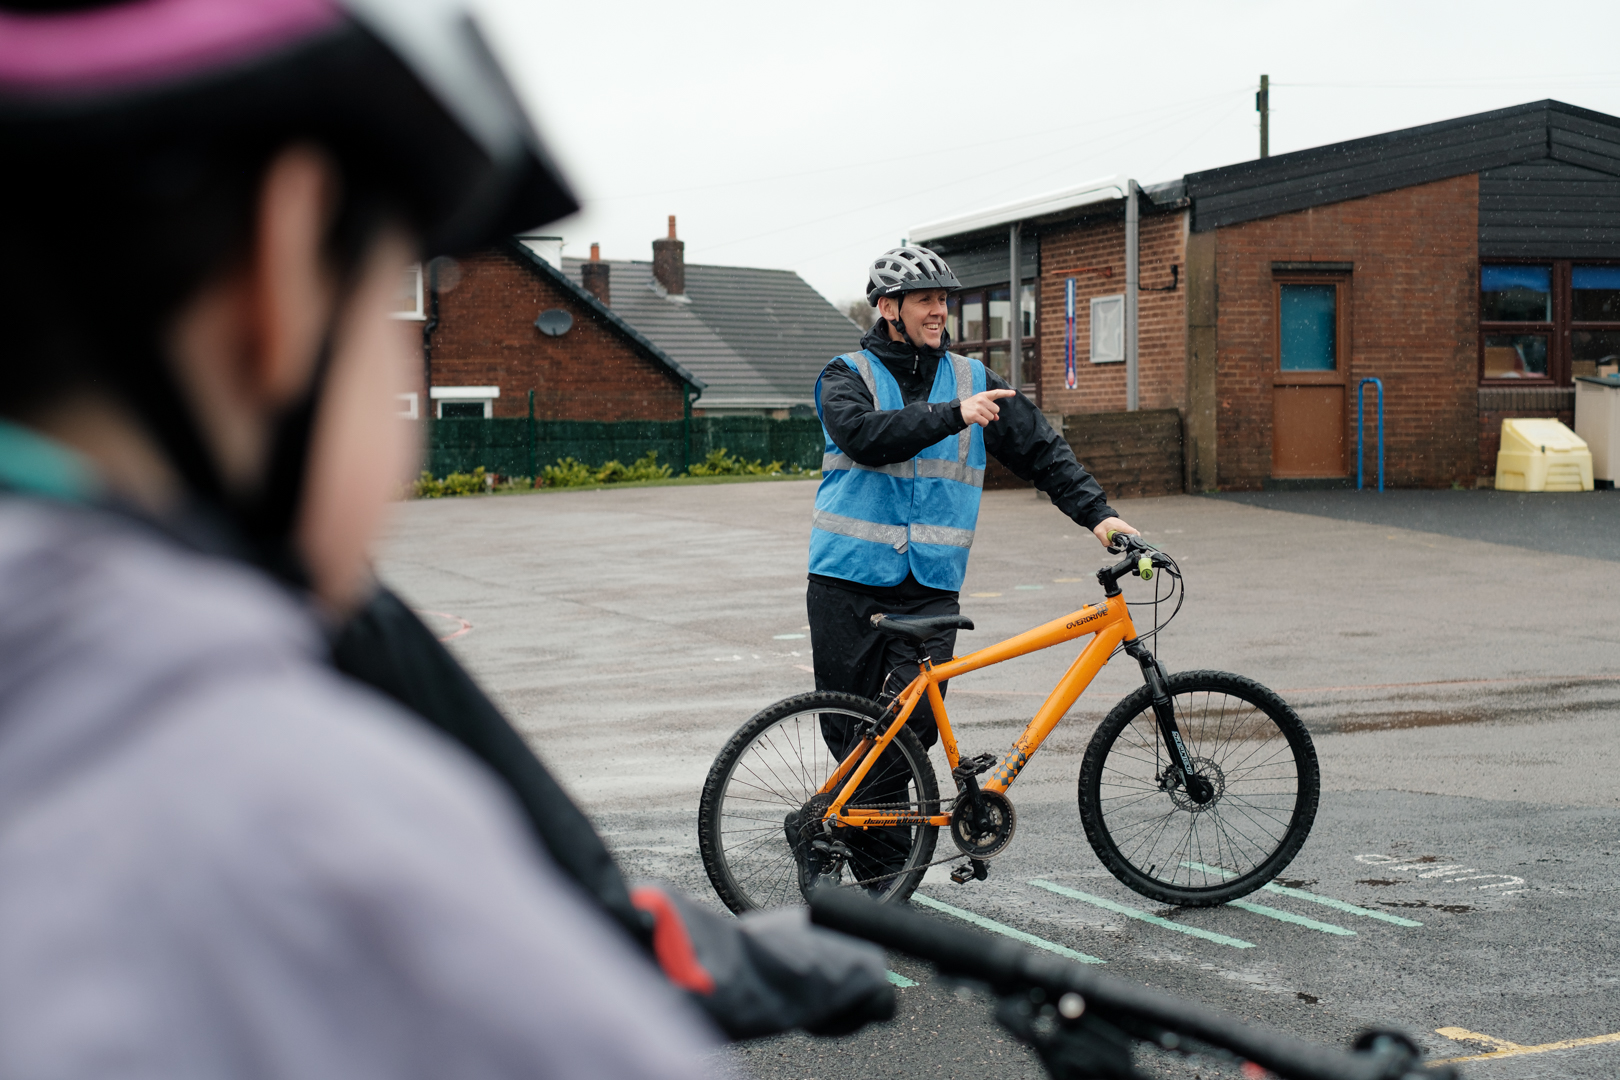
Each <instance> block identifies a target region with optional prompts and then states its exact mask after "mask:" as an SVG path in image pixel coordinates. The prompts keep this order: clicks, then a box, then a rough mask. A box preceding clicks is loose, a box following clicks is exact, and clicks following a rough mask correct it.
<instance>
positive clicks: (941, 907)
mask: <svg viewBox="0 0 1620 1080" xmlns="http://www.w3.org/2000/svg"><path fill="white" fill-rule="evenodd" d="M911 902H912V903H913V904H921V905H922V906H923V907H927V908H933V909H934V910H935V911H943V912H944V913H945V914H947V915H954V916H956V917H957V918H958V919H961V920H962V921H964V922H970V923H972V924H973V925H974V926H977V927H979V928H980V929H981V930H993V931H995V932H996V933H998V934H1005V935H1007V936H1008V937H1010V938H1012V939H1013V940H1014V941H1022V942H1023V943H1024V944H1025V945H1033V946H1035V947H1036V948H1037V949H1045V950H1046V951H1047V952H1054V953H1057V954H1058V955H1059V956H1064V957H1067V958H1069V959H1070V960H1076V961H1079V962H1080V963H1082V964H1101V963H1103V962H1104V961H1102V960H1100V959H1098V958H1097V957H1095V956H1087V955H1086V954H1085V953H1083V952H1076V951H1075V950H1073V949H1071V948H1069V947H1068V946H1067V945H1059V944H1058V943H1057V942H1055V941H1047V940H1046V939H1045V938H1040V937H1036V936H1035V935H1034V934H1026V933H1025V932H1024V931H1022V930H1015V929H1013V928H1012V927H1010V926H1008V925H1007V924H1006V923H998V922H996V920H994V919H987V918H985V917H984V916H983V915H975V914H974V913H973V912H971V911H963V910H962V909H961V908H959V907H952V906H951V905H950V904H947V903H944V902H943V901H940V900H935V899H934V898H933V897H932V896H924V895H923V894H922V893H912V894H911Z"/></svg>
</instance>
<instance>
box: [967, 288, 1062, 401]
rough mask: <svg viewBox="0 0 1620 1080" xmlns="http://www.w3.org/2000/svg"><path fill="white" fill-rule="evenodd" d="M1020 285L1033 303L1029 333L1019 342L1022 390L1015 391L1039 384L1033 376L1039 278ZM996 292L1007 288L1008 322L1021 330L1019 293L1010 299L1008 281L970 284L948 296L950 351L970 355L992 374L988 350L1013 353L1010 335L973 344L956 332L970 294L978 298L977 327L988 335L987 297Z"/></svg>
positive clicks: (1038, 329) (1037, 350) (1037, 359)
mask: <svg viewBox="0 0 1620 1080" xmlns="http://www.w3.org/2000/svg"><path fill="white" fill-rule="evenodd" d="M1022 285H1023V288H1025V289H1028V290H1029V293H1030V298H1031V299H1032V300H1033V301H1034V311H1033V313H1032V314H1031V316H1030V333H1028V334H1025V335H1024V336H1023V338H1022V341H1021V344H1022V347H1023V350H1024V385H1023V386H1022V387H1014V389H1017V390H1023V389H1024V388H1026V387H1028V388H1030V389H1035V388H1037V387H1038V386H1039V381H1038V380H1037V379H1036V377H1035V376H1036V371H1037V370H1038V366H1039V364H1040V355H1041V354H1040V348H1041V288H1040V285H1041V279H1040V278H1039V277H1033V278H1026V279H1024V281H1023V282H1022ZM997 289H1007V297H1008V299H1007V304H1008V307H1009V310H1010V312H1011V317H1010V318H1009V319H1008V322H1009V323H1011V324H1012V325H1013V326H1018V327H1020V328H1022V324H1023V319H1024V310H1023V303H1022V301H1023V295H1022V292H1021V291H1020V293H1019V295H1018V296H1017V297H1016V298H1015V297H1014V296H1013V291H1012V289H1010V288H1008V285H1007V282H1005V281H993V282H987V283H985V284H982V285H972V286H968V287H966V288H962V289H959V290H957V292H956V293H955V294H954V295H953V296H952V297H951V300H952V308H951V314H950V317H949V318H950V321H949V323H948V324H947V325H949V327H950V330H951V351H952V352H954V353H958V354H960V355H962V356H971V357H972V358H973V359H975V360H977V361H979V362H980V363H982V364H983V365H984V366H985V367H986V368H987V369H989V370H991V371H995V368H993V367H990V351H991V350H992V349H997V348H1000V349H1006V350H1008V351H1009V353H1010V352H1011V350H1012V338H1011V337H1010V336H1009V337H999V338H978V339H975V340H973V341H964V340H962V339H960V338H958V337H957V336H956V333H957V330H958V328H959V327H960V326H961V325H962V323H963V319H962V299H963V298H964V297H966V296H970V295H977V296H978V297H979V308H980V311H979V317H980V325H981V326H983V327H984V332H985V333H987V334H988V333H989V332H990V294H991V293H993V292H995V291H996V290H997ZM996 374H998V375H999V374H1000V372H996Z"/></svg>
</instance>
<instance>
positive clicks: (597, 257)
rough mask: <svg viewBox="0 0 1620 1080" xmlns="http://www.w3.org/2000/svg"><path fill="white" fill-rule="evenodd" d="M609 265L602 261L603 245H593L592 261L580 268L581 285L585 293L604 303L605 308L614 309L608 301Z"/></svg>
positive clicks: (610, 301) (611, 302)
mask: <svg viewBox="0 0 1620 1080" xmlns="http://www.w3.org/2000/svg"><path fill="white" fill-rule="evenodd" d="M608 270H609V267H608V264H607V263H605V262H603V261H602V245H601V244H592V245H591V261H590V262H588V263H585V264H584V265H583V266H581V267H580V268H579V279H580V283H581V284H582V285H584V286H585V291H586V292H588V293H590V294H591V295H592V296H594V297H596V298H597V299H598V300H600V301H602V306H603V307H612V306H613V301H612V300H610V299H608V295H609V294H608Z"/></svg>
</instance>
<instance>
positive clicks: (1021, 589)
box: [1013, 585, 1046, 592]
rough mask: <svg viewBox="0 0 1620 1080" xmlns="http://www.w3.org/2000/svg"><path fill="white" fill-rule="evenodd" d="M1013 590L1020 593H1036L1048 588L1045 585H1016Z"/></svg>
mask: <svg viewBox="0 0 1620 1080" xmlns="http://www.w3.org/2000/svg"><path fill="white" fill-rule="evenodd" d="M1013 588H1014V589H1016V590H1018V591H1019V592H1035V591H1037V590H1040V589H1044V588H1046V586H1045V585H1014V586H1013Z"/></svg>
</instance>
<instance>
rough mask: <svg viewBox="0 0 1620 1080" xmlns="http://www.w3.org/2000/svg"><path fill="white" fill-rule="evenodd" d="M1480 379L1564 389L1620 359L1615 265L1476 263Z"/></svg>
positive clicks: (1619, 270) (1619, 289)
mask: <svg viewBox="0 0 1620 1080" xmlns="http://www.w3.org/2000/svg"><path fill="white" fill-rule="evenodd" d="M1479 337H1480V366H1479V374H1480V380H1481V381H1482V382H1486V383H1496V382H1501V383H1508V382H1513V383H1517V384H1519V385H1523V384H1524V382H1525V381H1526V380H1528V381H1530V382H1533V383H1542V384H1544V385H1553V386H1569V385H1570V384H1571V381H1572V379H1573V377H1574V376H1577V375H1592V374H1595V373H1596V372H1597V369H1598V366H1599V365H1600V364H1605V363H1609V364H1612V363H1615V362H1616V358H1620V266H1615V265H1605V264H1601V263H1577V262H1572V261H1563V260H1558V261H1552V262H1540V263H1486V264H1484V265H1482V266H1481V267H1480V268H1479Z"/></svg>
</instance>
